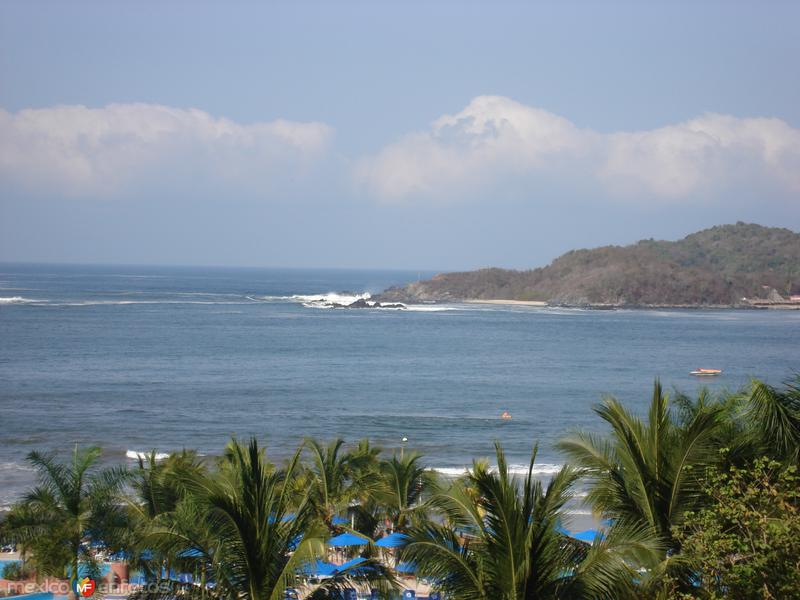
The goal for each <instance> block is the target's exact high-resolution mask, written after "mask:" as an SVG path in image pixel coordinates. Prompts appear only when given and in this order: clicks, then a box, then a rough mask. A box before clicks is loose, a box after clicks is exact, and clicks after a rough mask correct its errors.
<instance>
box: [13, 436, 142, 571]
mask: <svg viewBox="0 0 800 600" xmlns="http://www.w3.org/2000/svg"><path fill="white" fill-rule="evenodd" d="M99 459H100V449H99V448H96V447H91V448H85V449H79V448H78V446H75V450H74V451H73V453H72V456H71V460H69V461H68V462H59V461H58V460H56V456H55V455H54V454H45V453H40V452H31V453H30V454H29V455H28V462H29V463H30V464H31V465H32V466H33V467H34V468H35V469H36V470H37V471H38V473H39V480H40V481H39V485H38V486H37V487H35V488H34V489H33V490H31V491H30V492H29V493H28V494H27V495H26V496H25V498H24V499H23V501H22V502H20V503H19V504H17V505H16V506H15V507H14V508H13V510H12V511H11V513H10V514H9V515H8V517H7V519H6V521H5V523H4V531H5V535H6V537H8V538H10V539H12V540H14V541H16V542H17V543H19V544H20V545H21V546H22V548H23V551H24V553H25V554H26V555H28V556H29V561H30V564H31V565H32V566H33V567H34V568H35V569H36V571H37V573H39V574H40V575H54V576H57V577H64V578H66V577H70V578H71V579H72V580H74V579H75V578H76V577H77V574H78V565H79V564H81V565H83V568H84V569H88V570H89V572H91V571H92V570H93V567H94V562H95V561H94V557H93V554H92V553H91V552H89V549H88V546H87V545H86V544H84V543H83V542H84V541H87V540H92V539H94V540H107V539H114V538H117V537H120V535H121V532H122V531H124V529H125V525H126V521H125V519H124V516H123V514H122V512H121V511H120V509H119V506H118V503H117V501H118V500H119V498H120V491H121V488H122V485H123V483H124V482H125V480H126V478H127V474H126V472H125V470H124V469H121V468H119V467H115V468H109V469H104V470H100V469H98V468H97V463H98V461H99Z"/></svg>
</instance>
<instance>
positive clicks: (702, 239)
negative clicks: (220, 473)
mask: <svg viewBox="0 0 800 600" xmlns="http://www.w3.org/2000/svg"><path fill="white" fill-rule="evenodd" d="M764 286H767V287H766V288H765V287H764ZM768 288H774V289H775V290H777V292H778V293H779V294H781V295H783V296H788V295H790V294H797V293H800V234H797V233H795V232H793V231H790V230H789V229H781V228H774V227H763V226H761V225H755V224H748V223H741V222H740V223H736V224H735V225H720V226H717V227H712V228H711V229H705V230H703V231H699V232H697V233H693V234H691V235H689V236H687V237H685V238H683V239H682V240H678V241H676V242H669V241H658V240H653V239H649V240H642V241H640V242H638V243H636V244H633V245H630V246H603V247H601V248H594V249H591V250H572V251H570V252H567V253H566V254H564V255H562V256H560V257H559V258H557V259H556V260H554V261H553V262H552V263H551V264H550V265H548V266H546V267H543V268H538V269H533V270H528V271H515V270H507V269H498V268H489V269H480V270H477V271H468V272H462V273H444V274H440V275H437V276H435V277H433V278H432V279H430V280H427V281H420V282H415V283H411V284H409V285H407V286H405V287H400V288H391V289H389V290H386V291H385V292H384V294H382V295H381V296H380V298H381V299H382V300H385V301H402V302H415V301H416V302H419V301H457V300H471V299H474V300H488V299H503V300H540V301H546V302H549V303H553V304H570V305H586V304H611V305H621V306H624V305H672V306H681V305H691V306H695V305H731V304H739V303H741V302H742V299H743V298H750V299H752V298H760V297H767V295H768V294H769V293H770V290H769V289H768ZM773 295H774V294H773Z"/></svg>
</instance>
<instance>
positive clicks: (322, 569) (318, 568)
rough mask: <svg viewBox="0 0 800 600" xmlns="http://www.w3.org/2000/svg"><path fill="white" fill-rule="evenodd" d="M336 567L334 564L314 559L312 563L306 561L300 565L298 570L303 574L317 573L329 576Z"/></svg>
mask: <svg viewBox="0 0 800 600" xmlns="http://www.w3.org/2000/svg"><path fill="white" fill-rule="evenodd" d="M337 568H338V567H337V566H336V565H334V564H331V563H327V562H323V561H321V560H316V561H314V562H313V563H306V564H304V565H303V566H302V567H300V572H301V573H303V574H304V575H317V576H322V577H330V576H331V575H333V574H334V572H335V571H336V569H337Z"/></svg>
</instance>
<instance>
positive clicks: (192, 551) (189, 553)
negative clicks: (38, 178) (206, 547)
mask: <svg viewBox="0 0 800 600" xmlns="http://www.w3.org/2000/svg"><path fill="white" fill-rule="evenodd" d="M201 556H203V553H202V552H201V551H200V550H198V549H197V548H189V549H188V550H184V551H183V552H180V553H178V558H200V557H201Z"/></svg>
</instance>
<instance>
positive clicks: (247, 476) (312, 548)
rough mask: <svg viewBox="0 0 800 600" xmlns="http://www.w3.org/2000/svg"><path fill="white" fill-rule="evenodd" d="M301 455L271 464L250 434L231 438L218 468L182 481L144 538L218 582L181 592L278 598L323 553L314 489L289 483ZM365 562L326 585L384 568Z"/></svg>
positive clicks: (380, 573) (262, 599)
mask: <svg viewBox="0 0 800 600" xmlns="http://www.w3.org/2000/svg"><path fill="white" fill-rule="evenodd" d="M299 456H300V452H299V451H298V452H297V453H296V454H295V455H294V457H293V458H292V459H291V460H290V461H289V463H288V464H287V466H286V467H285V468H283V469H276V468H275V467H273V466H272V465H271V464H270V463H269V462H268V461H267V459H266V457H265V455H264V452H263V450H262V449H260V448H259V446H258V443H257V442H256V441H255V440H254V439H253V440H251V441H250V442H249V444H248V445H246V446H245V445H243V444H241V443H239V442H238V441H236V440H233V441H232V442H231V443H230V444H229V445H228V447H227V449H226V452H225V455H224V458H223V462H222V464H221V465H220V469H219V471H218V472H217V473H214V474H211V475H205V474H197V473H195V474H192V475H191V476H189V477H187V478H186V479H185V480H184V481H183V482H182V484H183V485H184V486H185V489H186V491H187V494H186V496H185V497H184V498H183V499H182V500H181V501H180V502H179V503H178V505H177V506H176V508H175V510H173V511H171V512H169V513H165V514H162V515H160V516H158V517H157V518H156V519H155V523H154V526H153V527H152V528H151V530H150V533H149V534H148V535H147V536H145V539H144V542H145V543H147V544H151V545H153V546H154V547H156V548H158V550H159V551H160V552H162V553H163V554H164V555H165V556H169V557H171V558H172V559H173V560H175V561H176V562H178V563H182V564H183V565H184V566H187V565H189V566H192V567H193V568H194V570H195V571H200V572H202V573H204V574H207V575H208V576H209V577H211V578H213V580H214V581H215V583H216V585H215V587H214V591H213V593H212V592H207V591H206V590H205V587H204V586H201V587H200V590H199V591H198V590H197V589H193V590H188V591H187V590H184V593H193V594H195V595H197V594H210V595H213V597H215V598H237V599H240V600H282V599H283V594H284V591H285V589H286V588H287V587H291V586H293V585H294V584H295V583H296V582H297V581H298V579H299V577H300V573H301V572H302V569H303V567H304V565H307V564H310V563H313V562H314V561H315V560H317V559H318V558H320V557H322V556H323V555H324V552H325V545H324V539H325V537H326V535H327V529H326V528H324V527H322V526H320V525H319V524H318V521H317V519H316V514H315V510H314V509H315V506H314V504H313V503H312V498H313V496H312V490H306V493H305V494H304V495H300V494H298V493H297V488H296V486H295V485H293V479H294V478H295V477H296V475H297V472H298V461H299ZM366 566H369V567H374V569H372V570H370V571H369V573H368V575H362V574H361V573H360V572H359V573H356V572H354V571H352V570H351V571H345V572H343V573H340V574H339V575H338V576H337V577H335V578H333V579H332V580H331V581H329V582H328V583H327V586H328V587H335V586H342V585H345V584H349V583H350V582H351V581H357V580H359V579H361V578H368V577H369V576H371V575H378V576H383V575H384V574H385V572H384V571H383V570H381V569H380V568H379V567H378V566H377V565H374V564H373V561H367V562H365V563H364V564H362V565H361V567H362V568H363V567H366Z"/></svg>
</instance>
